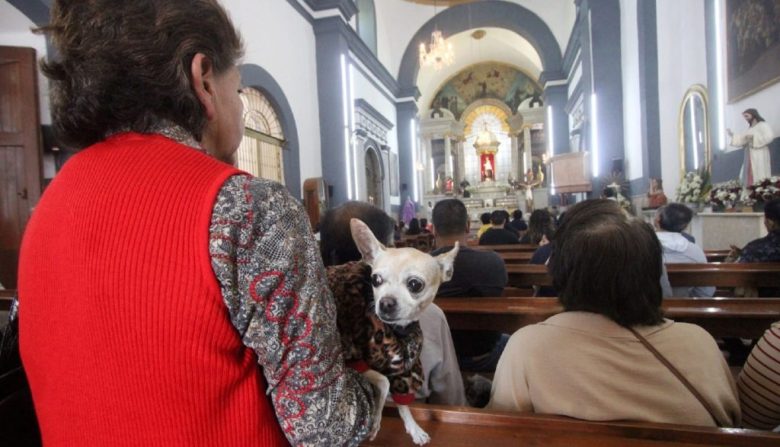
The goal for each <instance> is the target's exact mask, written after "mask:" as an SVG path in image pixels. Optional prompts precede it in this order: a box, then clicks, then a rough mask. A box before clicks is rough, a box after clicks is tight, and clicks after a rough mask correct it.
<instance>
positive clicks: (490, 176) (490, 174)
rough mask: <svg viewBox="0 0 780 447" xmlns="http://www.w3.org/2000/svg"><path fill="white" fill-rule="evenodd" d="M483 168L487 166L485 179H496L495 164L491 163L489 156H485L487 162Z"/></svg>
mask: <svg viewBox="0 0 780 447" xmlns="http://www.w3.org/2000/svg"><path fill="white" fill-rule="evenodd" d="M482 167H483V168H485V180H488V179H490V180H494V179H495V178H494V177H493V165H492V164H491V163H490V159H489V158H485V164H483V165H482Z"/></svg>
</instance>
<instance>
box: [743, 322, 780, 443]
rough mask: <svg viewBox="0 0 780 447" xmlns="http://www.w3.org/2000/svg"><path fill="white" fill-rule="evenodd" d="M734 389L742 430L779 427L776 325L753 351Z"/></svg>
mask: <svg viewBox="0 0 780 447" xmlns="http://www.w3.org/2000/svg"><path fill="white" fill-rule="evenodd" d="M737 387H738V389H739V400H740V405H741V406H742V423H743V425H744V426H745V427H746V428H756V429H761V430H773V429H774V428H775V427H777V426H778V425H780V322H776V323H774V324H772V327H770V328H769V329H768V330H767V331H766V332H764V336H763V337H761V340H759V341H758V344H756V346H755V347H754V348H753V351H752V352H751V353H750V357H748V360H747V362H746V363H745V366H744V368H742V372H741V373H740V374H739V379H738V380H737Z"/></svg>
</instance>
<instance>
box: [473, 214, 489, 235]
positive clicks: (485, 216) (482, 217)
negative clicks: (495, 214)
mask: <svg viewBox="0 0 780 447" xmlns="http://www.w3.org/2000/svg"><path fill="white" fill-rule="evenodd" d="M479 221H480V222H482V226H481V227H479V230H477V239H479V238H480V237H482V235H483V234H485V232H486V231H487V230H489V229H490V227H491V226H492V225H491V224H490V213H482V214H480V215H479Z"/></svg>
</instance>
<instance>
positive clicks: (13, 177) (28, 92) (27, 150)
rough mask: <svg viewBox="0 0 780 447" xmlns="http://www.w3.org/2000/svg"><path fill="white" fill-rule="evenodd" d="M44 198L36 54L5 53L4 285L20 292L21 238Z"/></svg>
mask: <svg viewBox="0 0 780 447" xmlns="http://www.w3.org/2000/svg"><path fill="white" fill-rule="evenodd" d="M40 196H41V142H40V117H39V114H38V82H37V77H36V64H35V50H34V49H32V48H17V47H0V283H2V284H3V286H5V287H6V288H16V272H17V264H18V261H19V246H20V245H21V241H22V233H23V232H24V226H25V225H26V224H27V220H28V219H29V218H30V213H31V212H32V209H33V207H34V206H35V204H36V203H37V202H38V199H39V198H40Z"/></svg>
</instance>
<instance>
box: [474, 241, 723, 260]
mask: <svg viewBox="0 0 780 447" xmlns="http://www.w3.org/2000/svg"><path fill="white" fill-rule="evenodd" d="M499 247H500V250H495V251H496V252H497V253H498V254H499V255H500V256H501V258H502V259H503V260H504V262H506V263H507V264H523V263H525V264H527V263H528V261H530V260H531V256H533V251H530V250H529V249H528V248H529V246H525V245H522V246H519V248H517V249H514V250H513V249H510V248H508V247H512V246H511V245H509V246H506V245H501V246H499ZM505 247H506V248H505ZM515 247H518V246H515ZM532 247H535V248H536V246H532ZM483 248H485V249H489V248H490V247H489V246H487V247H483ZM729 251H730V250H708V251H705V252H704V255H705V256H706V257H707V262H723V261H724V260H725V259H726V256H728V254H729ZM524 261H525V262H524Z"/></svg>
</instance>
